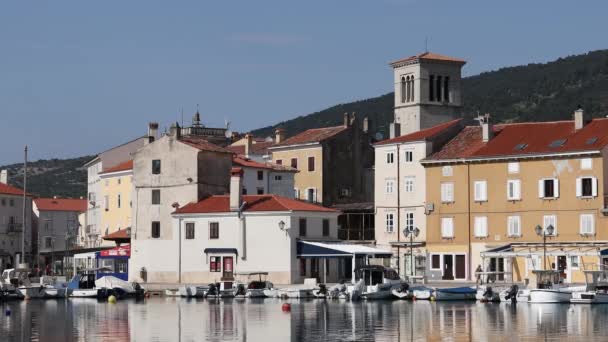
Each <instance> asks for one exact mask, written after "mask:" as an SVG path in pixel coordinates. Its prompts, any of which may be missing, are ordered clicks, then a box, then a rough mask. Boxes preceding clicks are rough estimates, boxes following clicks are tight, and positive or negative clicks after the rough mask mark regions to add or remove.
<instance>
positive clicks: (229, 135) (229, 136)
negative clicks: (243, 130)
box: [224, 129, 232, 139]
mask: <svg viewBox="0 0 608 342" xmlns="http://www.w3.org/2000/svg"><path fill="white" fill-rule="evenodd" d="M224 134H225V135H226V139H230V138H232V131H231V130H229V129H227V130H226V133H224Z"/></svg>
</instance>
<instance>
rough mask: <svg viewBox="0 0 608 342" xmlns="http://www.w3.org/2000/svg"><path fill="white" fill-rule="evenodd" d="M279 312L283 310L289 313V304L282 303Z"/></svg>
mask: <svg viewBox="0 0 608 342" xmlns="http://www.w3.org/2000/svg"><path fill="white" fill-rule="evenodd" d="M281 310H283V312H290V311H291V304H289V303H283V305H281Z"/></svg>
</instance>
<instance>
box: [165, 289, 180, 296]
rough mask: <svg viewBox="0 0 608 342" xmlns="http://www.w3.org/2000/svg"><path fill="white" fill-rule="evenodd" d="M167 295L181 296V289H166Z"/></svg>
mask: <svg viewBox="0 0 608 342" xmlns="http://www.w3.org/2000/svg"><path fill="white" fill-rule="evenodd" d="M164 295H165V297H181V294H180V292H179V289H165V293H164Z"/></svg>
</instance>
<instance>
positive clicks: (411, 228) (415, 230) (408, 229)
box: [403, 226, 420, 281]
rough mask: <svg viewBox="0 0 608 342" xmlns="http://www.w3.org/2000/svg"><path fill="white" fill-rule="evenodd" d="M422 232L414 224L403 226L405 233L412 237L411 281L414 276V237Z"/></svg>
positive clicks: (406, 235)
mask: <svg viewBox="0 0 608 342" xmlns="http://www.w3.org/2000/svg"><path fill="white" fill-rule="evenodd" d="M418 234H420V229H418V227H414V226H406V227H405V228H403V235H405V237H409V238H410V278H411V279H410V281H412V279H413V278H414V238H415V237H417V236H418Z"/></svg>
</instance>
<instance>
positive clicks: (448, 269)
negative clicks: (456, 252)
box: [441, 254, 454, 280]
mask: <svg viewBox="0 0 608 342" xmlns="http://www.w3.org/2000/svg"><path fill="white" fill-rule="evenodd" d="M441 279H443V280H454V256H453V255H451V254H445V255H444V256H443V276H442V277H441Z"/></svg>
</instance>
